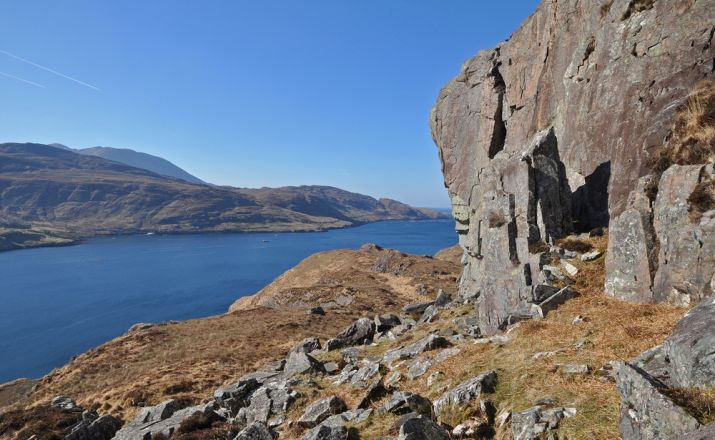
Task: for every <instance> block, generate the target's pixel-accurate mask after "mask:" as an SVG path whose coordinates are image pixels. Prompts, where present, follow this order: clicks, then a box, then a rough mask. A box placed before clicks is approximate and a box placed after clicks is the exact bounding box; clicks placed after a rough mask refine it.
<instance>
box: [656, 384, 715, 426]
mask: <svg viewBox="0 0 715 440" xmlns="http://www.w3.org/2000/svg"><path fill="white" fill-rule="evenodd" d="M663 394H665V395H666V396H668V397H670V398H671V399H672V400H673V401H674V402H675V403H676V404H678V405H680V406H681V407H683V408H684V409H685V410H686V411H687V412H688V413H690V415H692V416H693V417H695V418H696V419H697V420H698V422H700V423H702V424H703V425H707V424H709V423H713V422H715V388H710V389H701V388H668V389H666V390H664V391H663Z"/></svg>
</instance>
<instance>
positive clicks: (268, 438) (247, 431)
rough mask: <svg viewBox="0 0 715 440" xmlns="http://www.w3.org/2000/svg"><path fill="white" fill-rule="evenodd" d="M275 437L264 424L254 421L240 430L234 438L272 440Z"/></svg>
mask: <svg viewBox="0 0 715 440" xmlns="http://www.w3.org/2000/svg"><path fill="white" fill-rule="evenodd" d="M276 437H277V436H276V435H274V434H273V433H272V432H271V430H270V429H268V427H267V426H266V425H265V424H263V423H260V422H254V423H251V424H250V425H248V426H247V427H245V428H244V429H243V430H241V432H239V433H238V435H237V436H236V438H235V439H234V440H274V439H275V438H276Z"/></svg>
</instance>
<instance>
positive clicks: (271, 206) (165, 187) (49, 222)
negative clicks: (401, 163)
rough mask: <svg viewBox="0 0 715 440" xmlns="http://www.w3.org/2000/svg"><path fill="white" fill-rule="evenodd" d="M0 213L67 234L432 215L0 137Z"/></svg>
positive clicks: (324, 190) (328, 224)
mask: <svg viewBox="0 0 715 440" xmlns="http://www.w3.org/2000/svg"><path fill="white" fill-rule="evenodd" d="M394 206H397V209H395V208H394ZM0 216H4V217H7V218H12V219H15V220H16V221H18V222H22V223H29V224H31V225H43V226H48V227H52V228H57V229H60V230H64V231H72V234H69V233H68V234H69V235H70V236H71V237H75V238H81V237H87V236H92V235H96V234H118V233H139V232H167V233H169V232H208V231H319V230H326V229H331V228H340V227H346V226H351V225H357V224H361V223H366V222H372V221H380V220H398V219H428V218H432V216H431V215H428V214H425V213H423V212H421V211H418V210H415V209H412V208H409V207H407V206H406V205H402V204H399V203H397V204H392V205H391V206H385V205H384V204H383V203H382V202H380V201H378V200H376V199H373V198H372V197H368V196H364V195H361V194H355V193H351V192H348V191H344V190H340V189H337V188H330V187H316V186H305V187H285V188H261V189H247V188H232V187H214V186H209V185H197V184H192V183H188V182H185V181H183V180H180V179H175V178H171V177H165V176H160V175H158V174H156V173H153V172H151V171H147V170H144V169H141V168H136V167H131V166H128V165H125V164H122V163H119V162H115V161H108V160H105V159H102V158H99V157H95V156H87V155H80V154H76V153H74V152H72V151H67V150H63V149H59V148H55V147H51V146H47V145H40V144H0ZM61 235H62V234H60V236H61Z"/></svg>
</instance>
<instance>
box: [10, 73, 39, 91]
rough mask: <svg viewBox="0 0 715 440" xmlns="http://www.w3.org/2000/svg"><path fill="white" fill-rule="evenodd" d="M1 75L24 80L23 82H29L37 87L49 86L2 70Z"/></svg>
mask: <svg viewBox="0 0 715 440" xmlns="http://www.w3.org/2000/svg"><path fill="white" fill-rule="evenodd" d="M0 75H2V76H5V77H8V78H12V79H14V80H17V81H22V82H24V83H27V84H32V85H33V86H35V87H40V88H42V89H46V88H47V87H45V86H43V85H42V84H38V83H36V82H33V81H30V80H29V79H24V78H20V77H19V76H15V75H10V74H9V73H5V72H0Z"/></svg>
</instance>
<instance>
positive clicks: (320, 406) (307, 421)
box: [297, 396, 347, 428]
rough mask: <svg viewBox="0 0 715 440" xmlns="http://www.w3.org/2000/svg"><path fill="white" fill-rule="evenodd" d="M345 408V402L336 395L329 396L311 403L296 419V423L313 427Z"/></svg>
mask: <svg viewBox="0 0 715 440" xmlns="http://www.w3.org/2000/svg"><path fill="white" fill-rule="evenodd" d="M345 410H347V407H346V406H345V402H343V401H342V400H340V398H338V397H337V396H330V397H328V398H326V399H322V400H318V401H316V402H313V403H311V404H310V405H309V406H308V407H307V408H306V409H305V411H304V412H303V415H302V416H301V417H300V418H299V419H298V422H297V423H298V425H299V426H302V427H304V428H313V427H315V426H317V425H319V424H320V423H321V422H322V421H323V420H325V419H327V418H328V417H330V416H332V415H336V414H340V413H341V412H344V411H345Z"/></svg>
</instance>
